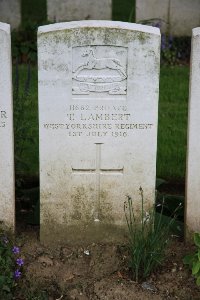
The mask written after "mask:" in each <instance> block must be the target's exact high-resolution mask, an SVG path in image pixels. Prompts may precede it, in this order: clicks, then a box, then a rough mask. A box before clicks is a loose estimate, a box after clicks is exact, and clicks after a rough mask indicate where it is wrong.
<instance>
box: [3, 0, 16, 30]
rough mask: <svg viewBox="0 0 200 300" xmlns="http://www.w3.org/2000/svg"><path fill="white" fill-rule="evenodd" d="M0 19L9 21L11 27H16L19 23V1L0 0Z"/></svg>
mask: <svg viewBox="0 0 200 300" xmlns="http://www.w3.org/2000/svg"><path fill="white" fill-rule="evenodd" d="M0 21H1V22H5V23H9V24H10V25H11V28H12V29H17V28H18V27H19V26H20V23H21V1H20V0H0Z"/></svg>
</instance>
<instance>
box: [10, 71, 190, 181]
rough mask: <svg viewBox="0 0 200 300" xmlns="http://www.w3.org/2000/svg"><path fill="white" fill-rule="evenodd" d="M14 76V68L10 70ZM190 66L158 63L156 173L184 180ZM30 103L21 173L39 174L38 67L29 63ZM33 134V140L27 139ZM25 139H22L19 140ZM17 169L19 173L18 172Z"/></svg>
mask: <svg viewBox="0 0 200 300" xmlns="http://www.w3.org/2000/svg"><path fill="white" fill-rule="evenodd" d="M13 73H14V76H15V72H14V71H13ZM26 77H27V68H26V67H25V66H23V65H22V66H20V88H21V90H23V87H24V84H25V81H26ZM188 86H189V67H187V66H184V67H183V66H182V67H180V66H175V67H165V66H162V67H161V74H160V100H159V123H158V124H159V126H158V155H157V177H161V178H164V179H170V180H176V181H183V180H184V177H185V161H186V128H187V106H188ZM30 97H31V105H30V107H26V106H25V107H24V109H25V110H26V113H25V114H24V118H25V120H24V124H27V129H26V131H25V136H24V139H25V146H26V147H25V150H24V152H23V154H22V159H23V161H24V162H25V163H26V164H28V166H29V168H28V170H26V169H25V168H23V167H22V169H21V172H22V173H28V174H38V168H39V167H38V165H39V163H38V105H37V68H36V67H34V66H32V67H31V84H30ZM30 135H34V137H35V142H34V144H31V143H29V137H30ZM21 142H24V141H21ZM21 172H20V173H21Z"/></svg>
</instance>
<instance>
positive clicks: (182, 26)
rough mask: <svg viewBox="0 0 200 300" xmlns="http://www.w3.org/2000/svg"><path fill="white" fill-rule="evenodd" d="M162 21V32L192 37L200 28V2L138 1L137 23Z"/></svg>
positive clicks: (173, 0)
mask: <svg viewBox="0 0 200 300" xmlns="http://www.w3.org/2000/svg"><path fill="white" fill-rule="evenodd" d="M151 19H160V20H162V22H161V31H162V32H165V33H168V34H171V35H174V36H191V34H192V28H194V27H197V26H199V22H200V1H199V0H190V1H188V0H136V21H137V22H139V21H144V20H146V21H150V20H151Z"/></svg>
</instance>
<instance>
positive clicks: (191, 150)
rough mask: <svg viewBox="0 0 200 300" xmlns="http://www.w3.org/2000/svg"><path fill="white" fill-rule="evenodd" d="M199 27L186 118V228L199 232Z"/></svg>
mask: <svg viewBox="0 0 200 300" xmlns="http://www.w3.org/2000/svg"><path fill="white" fill-rule="evenodd" d="M199 95H200V27H199V28H195V29H193V31H192V53H191V73H190V100H189V116H188V120H189V121H188V147H187V175H186V176H187V181H186V182H187V188H186V199H187V202H186V207H185V209H186V226H187V232H191V231H192V232H194V231H197V232H200V198H199V197H200V174H199V170H200V142H199V138H198V135H199V132H200V122H199V116H200V101H199Z"/></svg>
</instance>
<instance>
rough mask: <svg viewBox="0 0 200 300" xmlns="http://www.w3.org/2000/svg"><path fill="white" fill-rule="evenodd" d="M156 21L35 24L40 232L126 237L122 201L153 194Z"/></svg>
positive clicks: (149, 199)
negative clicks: (36, 40) (37, 63)
mask: <svg viewBox="0 0 200 300" xmlns="http://www.w3.org/2000/svg"><path fill="white" fill-rule="evenodd" d="M159 55H160V31H159V29H158V28H153V27H150V26H143V25H138V24H130V23H122V22H112V21H81V22H69V23H63V24H54V25H48V26H42V27H40V28H39V32H38V59H39V116H40V118H39V119H40V120H39V122H40V191H41V198H40V201H41V207H40V209H41V215H40V217H41V227H40V234H41V240H42V241H44V242H54V243H55V242H56V241H64V242H66V243H80V242H81V241H82V243H87V242H90V241H91V242H92V241H93V242H95V241H101V242H108V241H109V242H111V241H119V239H120V238H122V236H123V233H124V229H125V224H126V222H125V217H124V211H123V209H124V201H125V200H126V195H130V196H131V197H132V198H133V202H134V207H135V209H136V210H140V209H141V198H140V196H139V188H140V186H141V187H142V188H143V191H144V196H145V206H151V205H152V204H153V202H154V197H155V194H154V193H155V178H156V148H157V117H158V93H159V90H158V86H159V63H160V57H159Z"/></svg>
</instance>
